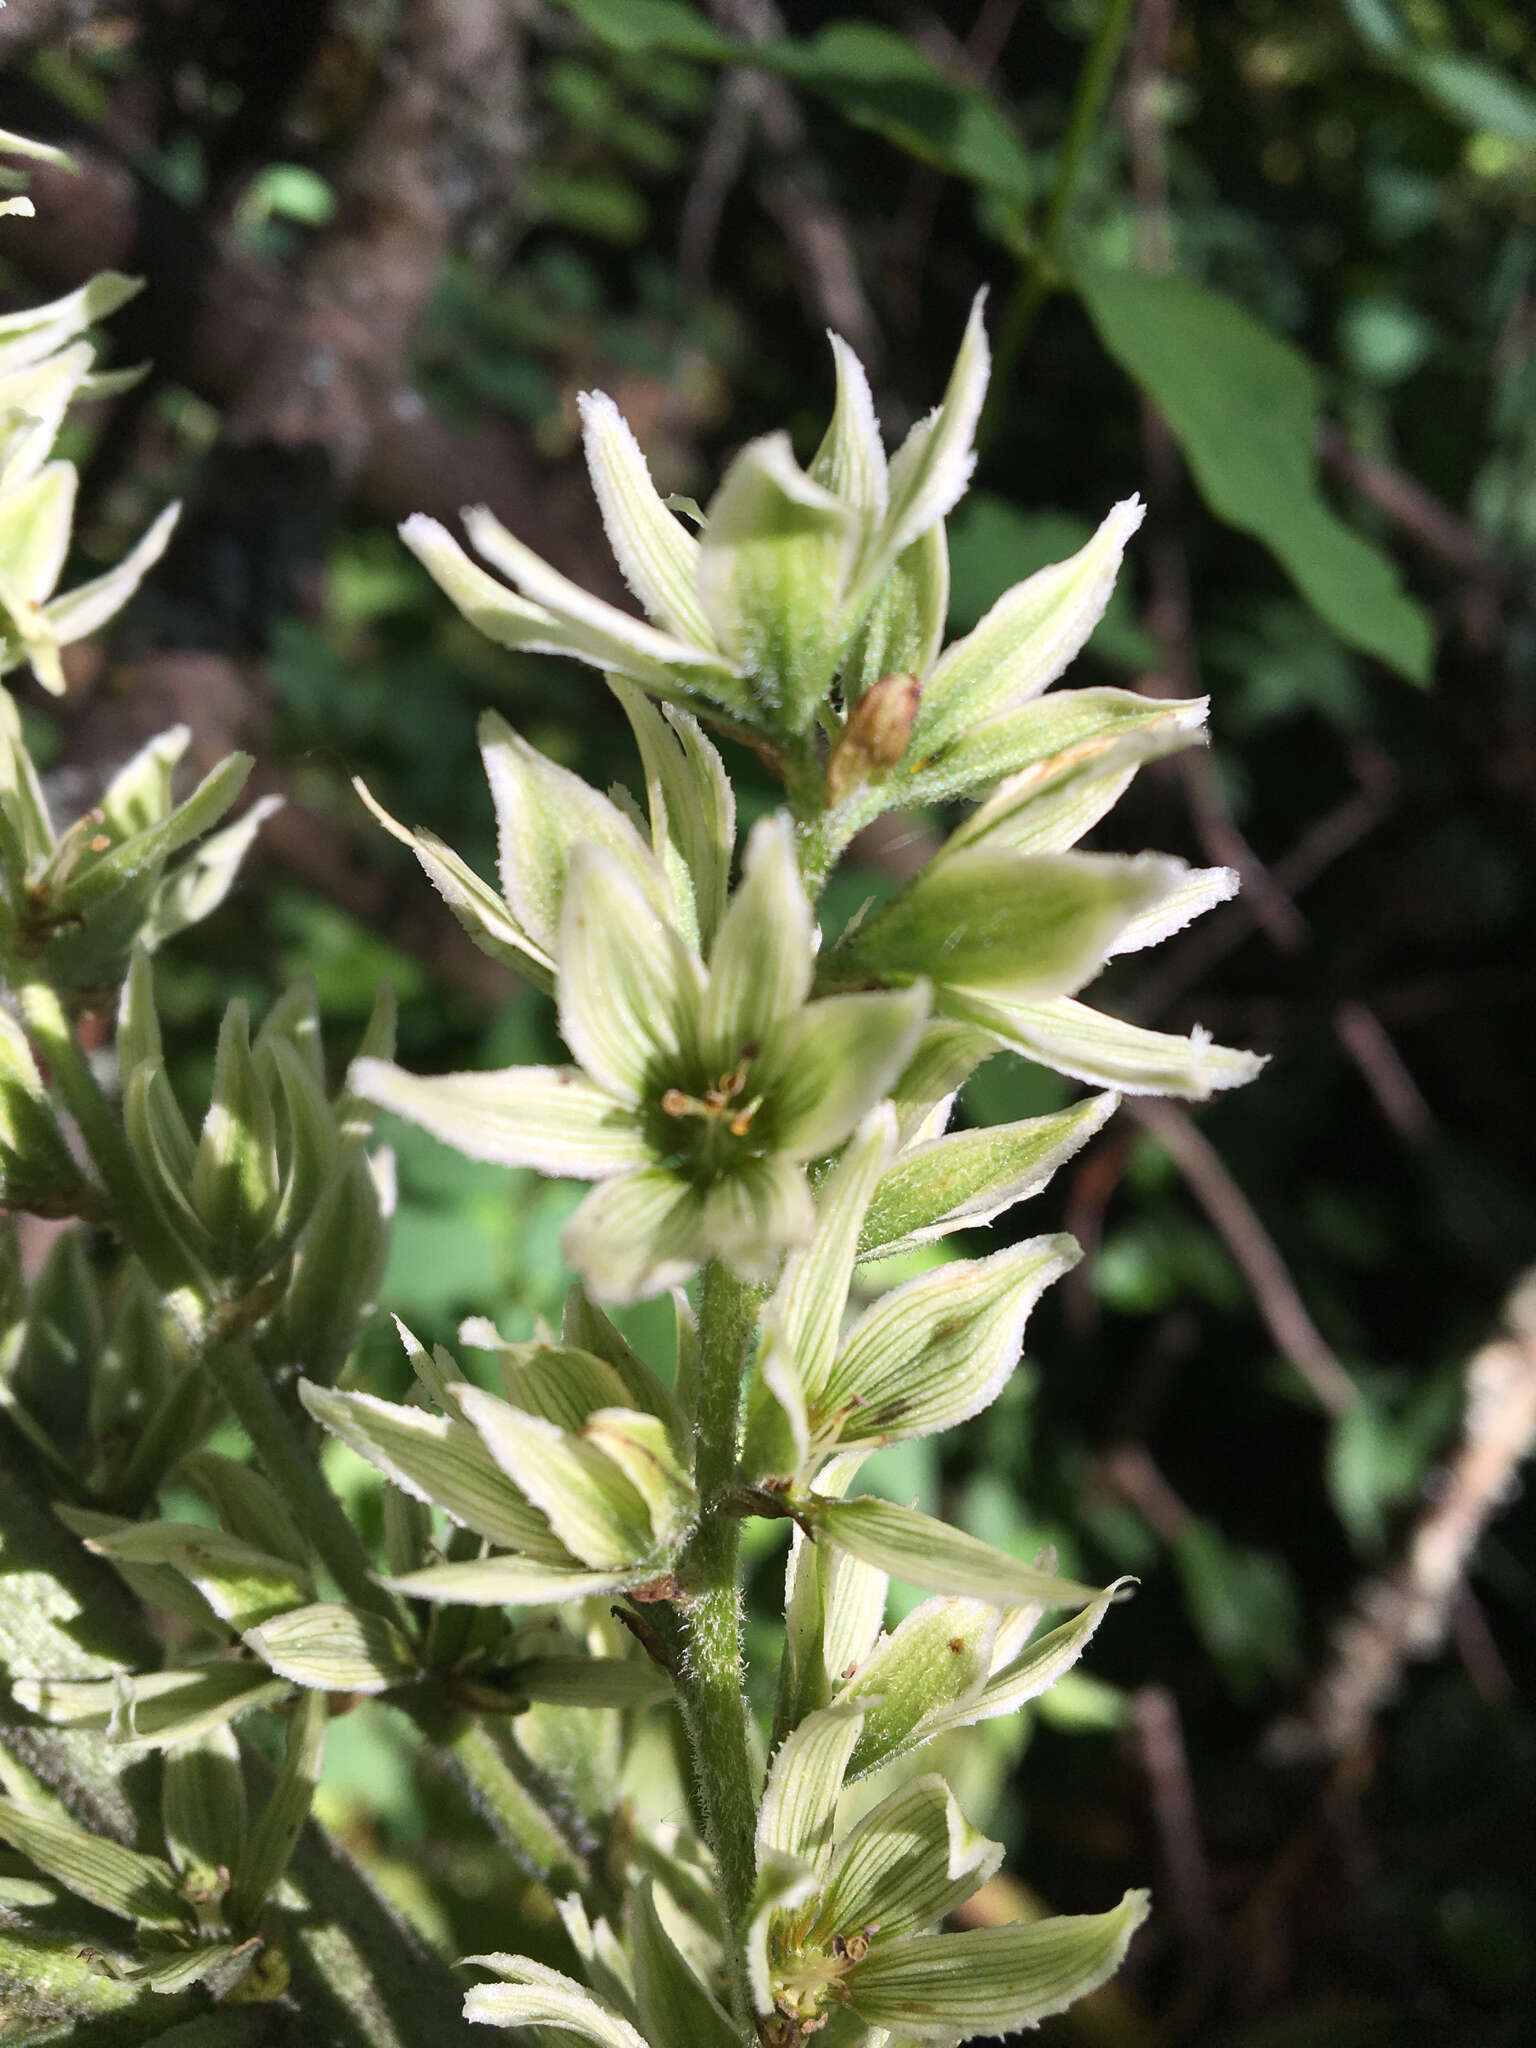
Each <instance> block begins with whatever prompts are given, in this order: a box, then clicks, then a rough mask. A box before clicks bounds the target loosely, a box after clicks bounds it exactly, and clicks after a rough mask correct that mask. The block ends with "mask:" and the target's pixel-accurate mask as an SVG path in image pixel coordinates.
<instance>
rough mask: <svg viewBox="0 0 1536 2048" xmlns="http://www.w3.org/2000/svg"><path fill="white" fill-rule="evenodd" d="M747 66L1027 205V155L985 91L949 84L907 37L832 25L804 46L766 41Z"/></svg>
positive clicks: (874, 27)
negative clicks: (768, 70) (765, 68)
mask: <svg viewBox="0 0 1536 2048" xmlns="http://www.w3.org/2000/svg"><path fill="white" fill-rule="evenodd" d="M752 61H753V62H754V63H759V64H765V65H769V66H771V67H772V69H774V70H775V71H777V72H778V73H779V74H780V76H781V77H784V78H789V79H792V80H793V81H794V82H795V83H796V84H797V85H803V86H806V87H807V88H808V89H809V90H810V91H812V92H815V93H819V94H820V95H821V97H822V98H823V99H825V100H827V101H828V102H830V104H831V105H832V106H833V107H834V108H835V109H836V110H837V112H838V113H839V114H841V115H842V117H843V119H844V120H845V121H851V122H853V124H854V125H855V126H856V127H859V128H871V129H873V130H874V131H875V133H876V134H878V135H883V136H885V137H886V139H887V140H888V141H890V142H894V143H895V144H896V146H897V147H898V148H899V149H904V150H907V151H908V152H909V153H910V154H911V155H913V156H915V157H918V158H920V159H921V160H922V161H923V162H924V163H930V164H933V165H935V166H936V167H937V168H938V169H940V170H944V171H949V172H951V173H952V174H953V175H954V176H955V177H959V178H964V179H966V180H967V181H968V182H969V183H971V184H973V185H978V186H980V187H981V188H982V190H983V191H991V192H996V193H999V194H1000V195H1002V196H1003V197H1004V198H1007V199H1011V200H1013V201H1014V202H1015V203H1016V204H1017V205H1019V206H1027V205H1028V204H1029V202H1030V200H1031V199H1032V198H1033V196H1034V191H1035V183H1036V181H1035V176H1034V170H1033V166H1032V164H1031V162H1030V159H1029V155H1028V152H1027V151H1026V150H1025V148H1024V146H1023V144H1022V143H1021V142H1020V141H1019V139H1018V137H1017V136H1016V135H1015V134H1014V132H1013V129H1012V128H1011V127H1010V125H1009V123H1008V122H1007V121H1006V120H1005V119H1004V117H1003V115H1002V114H1001V113H999V111H998V109H997V108H996V107H995V106H993V105H992V103H991V101H990V100H988V99H987V98H986V96H985V94H983V93H981V92H979V91H977V90H976V88H975V87H974V86H970V85H963V84H961V83H960V82H959V81H958V80H957V79H954V78H951V77H949V76H948V75H947V74H946V73H945V72H943V71H941V70H940V69H939V67H938V66H937V65H936V64H935V63H934V62H933V60H932V58H931V57H929V56H928V55H927V53H926V52H925V51H924V50H922V49H920V48H919V46H918V45H917V43H916V42H914V41H913V40H912V39H911V37H909V36H905V35H900V34H898V33H896V31H894V30H893V29H888V28H882V27H881V26H879V25H878V24H877V23H875V22H867V21H833V22H829V23H828V24H827V26H826V27H825V28H824V29H822V30H821V31H820V32H819V33H818V34H817V35H815V36H813V37H811V38H810V40H809V41H807V42H789V41H787V40H786V41H781V42H773V43H764V44H762V45H760V46H759V48H758V49H756V50H755V51H754V52H753V53H752Z"/></svg>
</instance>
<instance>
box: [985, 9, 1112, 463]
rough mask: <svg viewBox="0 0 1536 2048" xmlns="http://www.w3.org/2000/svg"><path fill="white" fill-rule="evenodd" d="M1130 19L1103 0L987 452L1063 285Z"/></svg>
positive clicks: (1006, 327) (1024, 282)
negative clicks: (1070, 228)
mask: <svg viewBox="0 0 1536 2048" xmlns="http://www.w3.org/2000/svg"><path fill="white" fill-rule="evenodd" d="M1130 17H1131V0H1105V6H1104V11H1103V13H1102V14H1101V15H1100V16H1099V25H1098V27H1097V29H1095V31H1094V36H1093V41H1092V42H1091V43H1090V44H1089V46H1088V54H1087V56H1086V57H1085V58H1084V59H1083V68H1082V70H1081V71H1080V72H1079V73H1078V76H1077V90H1076V92H1075V94H1074V95H1073V100H1072V106H1071V109H1070V110H1069V112H1068V115H1067V132H1066V134H1065V135H1064V136H1063V137H1062V142H1061V158H1060V162H1059V164H1058V166H1057V171H1056V183H1055V186H1054V187H1053V189H1052V192H1051V198H1050V204H1049V205H1048V206H1047V208H1046V214H1045V224H1044V226H1043V227H1042V228H1041V230H1040V234H1039V238H1038V239H1037V241H1036V242H1035V244H1034V246H1033V247H1032V248H1031V249H1030V251H1029V253H1028V254H1027V255H1026V257H1025V258H1024V261H1023V263H1022V264H1021V265H1020V268H1019V275H1018V280H1017V282H1016V283H1015V285H1014V288H1013V292H1012V294H1011V296H1010V298H1009V300H1008V303H1007V305H1006V306H1005V307H1004V309H1003V317H1002V320H1001V321H1000V322H999V324H998V330H997V346H996V350H995V353H994V361H993V369H992V386H991V391H990V393H989V394H988V397H987V402H986V405H985V407H984V408H983V410H982V415H981V422H980V425H979V426H978V428H977V431H976V445H977V447H978V448H980V449H985V448H986V446H987V445H988V443H989V442H990V441H991V439H992V437H993V435H994V434H995V433H996V431H997V428H998V424H999V422H1000V420H1001V418H1002V406H1003V404H1004V402H1005V400H1006V396H1007V393H1008V390H1009V387H1010V386H1011V384H1012V382H1013V373H1014V371H1015V370H1016V369H1017V368H1018V363H1019V357H1020V356H1021V355H1022V354H1023V352H1024V344H1025V342H1026V341H1028V339H1029V336H1030V332H1031V330H1032V329H1033V327H1034V324H1035V321H1036V319H1037V318H1038V317H1039V313H1040V308H1041V307H1042V306H1043V305H1044V304H1045V302H1046V300H1047V299H1048V298H1049V297H1050V295H1051V293H1052V292H1053V291H1054V290H1055V289H1056V287H1057V284H1058V282H1059V278H1058V274H1057V255H1058V252H1059V250H1060V247H1061V237H1062V231H1063V229H1064V228H1065V226H1066V224H1067V217H1068V215H1069V213H1070V212H1071V208H1072V201H1073V199H1074V198H1075V197H1076V194H1077V181H1078V179H1079V177H1080V176H1081V175H1082V170H1083V165H1084V163H1085V161H1086V159H1087V155H1088V146H1089V144H1090V143H1091V142H1092V140H1093V133H1094V130H1095V129H1096V128H1097V127H1098V124H1099V116H1100V114H1101V113H1102V112H1103V110H1104V102H1105V101H1106V100H1107V99H1108V97H1109V88H1110V85H1111V84H1112V82H1113V80H1114V75H1115V67H1116V65H1117V64H1118V63H1119V61H1120V46H1121V44H1122V43H1123V42H1124V41H1125V31H1126V26H1127V24H1128V23H1129V21H1130Z"/></svg>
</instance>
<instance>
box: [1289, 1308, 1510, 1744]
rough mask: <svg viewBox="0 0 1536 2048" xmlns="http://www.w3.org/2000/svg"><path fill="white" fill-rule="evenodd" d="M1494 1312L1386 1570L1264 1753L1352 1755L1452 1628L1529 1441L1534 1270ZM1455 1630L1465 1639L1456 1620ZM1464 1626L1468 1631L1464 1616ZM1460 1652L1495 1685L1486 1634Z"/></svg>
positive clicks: (1364, 1592)
mask: <svg viewBox="0 0 1536 2048" xmlns="http://www.w3.org/2000/svg"><path fill="white" fill-rule="evenodd" d="M1505 1313H1506V1320H1507V1323H1508V1334H1507V1335H1505V1336H1502V1337H1499V1338H1496V1339H1495V1340H1494V1341H1493V1342H1492V1343H1489V1344H1485V1345H1484V1346H1483V1348H1482V1349H1481V1350H1480V1351H1478V1352H1476V1353H1475V1354H1474V1355H1473V1357H1472V1358H1471V1360H1470V1361H1469V1362H1468V1365H1467V1371H1466V1381H1467V1405H1466V1415H1465V1419H1464V1421H1463V1424H1462V1438H1461V1442H1460V1444H1459V1445H1458V1447H1457V1449H1456V1451H1455V1452H1454V1453H1453V1455H1452V1456H1451V1458H1450V1460H1449V1461H1448V1462H1447V1464H1446V1465H1445V1467H1444V1469H1443V1470H1442V1472H1441V1473H1440V1475H1439V1477H1438V1479H1437V1481H1436V1483H1435V1485H1434V1486H1433V1487H1432V1488H1430V1489H1428V1490H1427V1492H1426V1499H1425V1504H1424V1507H1423V1509H1422V1510H1421V1512H1420V1514H1419V1517H1418V1520H1417V1521H1416V1522H1415V1524H1414V1526H1413V1529H1412V1531H1411V1533H1410V1535H1409V1538H1408V1541H1407V1543H1406V1545H1405V1547H1404V1550H1403V1552H1402V1555H1401V1557H1400V1559H1399V1560H1398V1562H1397V1563H1395V1564H1394V1565H1392V1566H1390V1567H1389V1568H1388V1569H1387V1570H1385V1571H1383V1572H1379V1573H1377V1574H1375V1575H1374V1576H1372V1577H1371V1578H1369V1579H1367V1580H1366V1581H1365V1583H1364V1584H1363V1585H1362V1586H1361V1587H1360V1588H1359V1589H1358V1591H1357V1592H1356V1594H1355V1597H1354V1600H1353V1601H1352V1602H1351V1606H1350V1611H1349V1614H1348V1615H1347V1616H1346V1618H1345V1619H1344V1621H1343V1622H1342V1623H1341V1624H1340V1625H1339V1627H1338V1629H1337V1630H1336V1631H1335V1634H1334V1641H1333V1653H1332V1656H1331V1657H1330V1659H1329V1662H1328V1665H1327V1668H1326V1669H1325V1670H1324V1672H1323V1674H1322V1676H1321V1677H1320V1678H1319V1679H1318V1681H1317V1683H1316V1685H1315V1686H1314V1687H1313V1689H1312V1693H1311V1697H1310V1698H1309V1699H1308V1701H1307V1703H1306V1705H1305V1707H1304V1708H1303V1709H1302V1711H1301V1713H1300V1714H1299V1715H1298V1716H1297V1717H1296V1718H1295V1719H1294V1720H1291V1721H1287V1722H1283V1723H1281V1724H1280V1725H1279V1726H1278V1727H1276V1728H1275V1729H1274V1730H1273V1731H1272V1733H1271V1736H1270V1744H1269V1746H1270V1749H1271V1751H1272V1753H1274V1754H1275V1755H1277V1756H1281V1757H1287V1756H1296V1755H1306V1754H1314V1753H1318V1752H1321V1753H1322V1754H1325V1755H1330V1756H1336V1757H1343V1756H1348V1755H1351V1754H1353V1753H1354V1752H1356V1751H1358V1750H1359V1749H1360V1748H1361V1747H1362V1745H1364V1743H1365V1742H1366V1741H1367V1739H1368V1737H1369V1734H1370V1730H1371V1727H1372V1724H1373V1722H1374V1721H1375V1718H1376V1716H1377V1714H1378V1713H1379V1712H1380V1711H1381V1709H1382V1708H1383V1707H1384V1706H1385V1705H1386V1704H1387V1703H1388V1701H1389V1700H1390V1699H1391V1698H1392V1696H1393V1694H1394V1693H1395V1692H1396V1690H1397V1687H1398V1684H1399V1682H1400V1680H1401V1677H1402V1673H1403V1668H1404V1666H1405V1665H1406V1664H1407V1663H1408V1662H1409V1661H1410V1660H1412V1659H1414V1658H1419V1657H1426V1656H1431V1655H1433V1654H1434V1652H1435V1651H1436V1650H1438V1649H1439V1647H1440V1645H1441V1644H1442V1642H1443V1641H1444V1640H1445V1636H1446V1633H1447V1630H1448V1628H1452V1627H1454V1626H1455V1624H1456V1606H1457V1601H1458V1599H1459V1598H1460V1595H1461V1593H1462V1591H1463V1589H1464V1584H1465V1577H1466V1572H1467V1569H1468V1566H1469V1565H1470V1563H1471V1560H1472V1555H1473V1552H1474V1551H1475V1550H1476V1548H1477V1545H1478V1542H1479V1540H1480V1539H1481V1537H1482V1534H1483V1531H1484V1530H1485V1529H1486V1528H1487V1526H1488V1523H1489V1522H1490V1521H1491V1520H1492V1519H1493V1517H1494V1516H1495V1515H1496V1514H1497V1513H1498V1512H1499V1510H1500V1508H1501V1507H1503V1506H1504V1505H1505V1504H1506V1503H1507V1502H1508V1500H1509V1496H1510V1490H1511V1487H1512V1485H1513V1483H1514V1478H1515V1474H1516V1472H1517V1471H1518V1469H1519V1467H1520V1465H1521V1463H1522V1462H1523V1461H1524V1459H1525V1458H1526V1457H1528V1456H1529V1454H1530V1452H1531V1450H1532V1447H1533V1445H1536V1273H1528V1274H1527V1275H1526V1276H1525V1278H1524V1279H1523V1280H1522V1281H1521V1283H1520V1285H1519V1286H1518V1287H1517V1288H1516V1290H1515V1292H1514V1294H1513V1295H1512V1296H1511V1298H1510V1302H1509V1305H1508V1307H1507V1309H1506V1312H1505ZM1460 1626H1461V1630H1462V1633H1463V1640H1464V1641H1465V1640H1466V1635H1465V1631H1466V1629H1467V1627H1468V1617H1467V1614H1466V1613H1464V1614H1463V1616H1462V1619H1461V1624H1460ZM1471 1626H1472V1627H1473V1629H1475V1628H1476V1626H1477V1621H1476V1618H1473V1619H1472V1622H1471ZM1485 1635H1486V1631H1485ZM1469 1647H1471V1648H1472V1653H1473V1664H1474V1667H1475V1668H1476V1669H1478V1670H1480V1671H1481V1672H1482V1673H1483V1674H1484V1682H1485V1683H1490V1684H1492V1685H1493V1686H1494V1687H1495V1689H1497V1688H1498V1687H1499V1685H1500V1683H1501V1680H1500V1678H1498V1677H1493V1678H1491V1679H1490V1678H1489V1677H1488V1676H1487V1674H1488V1672H1489V1670H1490V1666H1489V1664H1488V1660H1487V1651H1488V1650H1489V1649H1490V1648H1492V1649H1493V1657H1494V1661H1495V1663H1496V1664H1497V1666H1498V1670H1499V1672H1500V1673H1502V1661H1501V1660H1499V1659H1498V1655H1497V1650H1496V1648H1493V1645H1492V1638H1491V1636H1487V1637H1486V1640H1485V1641H1484V1642H1482V1643H1480V1644H1477V1645H1475V1646H1471V1645H1469Z"/></svg>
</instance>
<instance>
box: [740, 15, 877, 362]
mask: <svg viewBox="0 0 1536 2048" xmlns="http://www.w3.org/2000/svg"><path fill="white" fill-rule="evenodd" d="M710 11H711V13H712V14H713V15H714V16H715V18H716V20H717V21H719V22H720V23H721V25H722V26H723V27H726V28H729V29H731V30H733V31H734V32H735V33H736V34H737V35H740V36H743V37H745V39H746V40H747V41H748V42H753V43H760V42H766V41H767V40H768V38H769V37H770V36H773V35H777V34H780V33H781V32H782V29H783V23H782V21H781V19H780V16H779V11H778V9H777V8H776V7H775V6H774V4H773V0H711V7H710ZM750 104H751V105H752V108H753V111H754V113H755V114H756V117H757V120H758V122H759V124H760V125H761V128H762V132H763V138H764V140H765V141H766V142H767V144H768V147H769V149H770V150H771V151H772V153H773V156H774V159H775V162H774V165H773V167H772V168H771V169H770V170H769V171H768V172H767V173H766V174H765V175H764V177H763V179H762V180H761V183H760V185H759V196H760V197H761V199H762V203H763V205H764V207H765V208H766V209H767V211H768V213H769V214H770V215H771V216H772V217H773V219H774V220H775V221H776V222H777V224H778V227H779V231H780V232H781V234H782V235H783V236H784V239H785V241H786V242H787V243H788V245H789V249H790V253H791V254H792V255H793V257H794V259H795V263H796V266H797V268H798V270H799V274H800V288H801V295H802V297H803V298H804V299H805V301H806V304H807V307H808V309H809V310H810V311H811V313H812V314H813V315H814V317H816V318H817V319H820V320H824V321H825V322H826V324H827V325H828V326H829V327H831V328H832V329H834V331H835V332H837V333H838V334H841V335H842V336H843V338H844V340H846V341H847V342H848V343H849V345H850V346H851V347H852V348H853V349H854V350H855V351H856V352H857V353H858V354H859V355H860V356H861V357H862V358H863V360H864V362H865V363H866V364H867V365H869V366H870V367H877V366H878V364H879V362H880V359H881V356H882V355H883V353H884V350H883V345H882V342H881V337H880V329H879V326H878V324H877V323H876V320H875V316H874V313H873V312H872V310H871V308H870V304H869V300H868V297H867V296H866V294H865V291H864V286H863V283H862V282H861V280H860V277H859V264H858V256H857V254H856V252H855V250H854V246H853V237H852V235H851V234H850V232H849V229H848V223H847V222H846V221H845V220H844V219H843V217H842V215H841V214H840V213H839V212H838V210H837V208H836V207H835V206H833V205H832V203H831V202H830V200H828V199H827V198H826V197H825V195H824V194H823V193H821V192H819V191H818V190H817V189H816V186H815V184H814V183H813V180H812V177H811V175H810V169H811V158H810V137H809V133H808V131H807V128H806V124H805V119H804V116H803V115H802V114H801V112H800V108H799V105H798V103H797V101H796V99H795V96H794V94H793V93H792V92H791V91H790V90H789V88H788V87H787V86H786V85H785V84H784V82H783V80H782V79H778V78H774V77H772V76H771V75H767V74H764V75H762V76H761V77H760V78H759V81H758V84H757V87H756V90H755V93H754V95H753V98H752V101H751V102H750Z"/></svg>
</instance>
